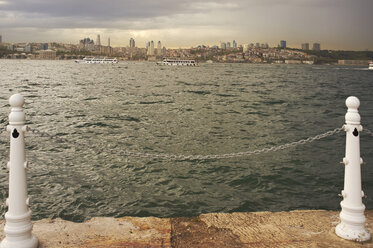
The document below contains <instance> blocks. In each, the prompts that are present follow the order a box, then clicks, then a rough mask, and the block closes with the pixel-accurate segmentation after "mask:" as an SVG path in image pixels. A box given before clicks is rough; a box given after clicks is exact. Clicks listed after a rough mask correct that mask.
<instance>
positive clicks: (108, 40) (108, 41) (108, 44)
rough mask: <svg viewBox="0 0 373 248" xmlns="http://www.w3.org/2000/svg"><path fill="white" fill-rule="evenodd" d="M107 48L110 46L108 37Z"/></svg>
mask: <svg viewBox="0 0 373 248" xmlns="http://www.w3.org/2000/svg"><path fill="white" fill-rule="evenodd" d="M107 46H108V47H109V46H110V37H109V38H108V39H107Z"/></svg>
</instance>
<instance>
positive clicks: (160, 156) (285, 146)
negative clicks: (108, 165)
mask: <svg viewBox="0 0 373 248" xmlns="http://www.w3.org/2000/svg"><path fill="white" fill-rule="evenodd" d="M27 130H28V131H31V132H32V133H34V134H36V135H38V136H40V137H47V138H49V139H52V140H55V141H58V142H63V143H74V144H75V145H79V146H84V147H88V148H90V149H93V150H97V149H99V150H103V149H105V148H104V147H102V146H100V147H98V146H92V145H91V146H87V145H86V144H80V143H78V142H72V141H71V140H67V139H65V138H61V137H57V136H53V135H50V134H49V133H46V132H43V131H39V130H36V129H32V128H30V127H28V128H27ZM342 130H343V127H339V128H335V129H334V130H331V131H328V132H325V133H322V134H319V135H316V136H312V137H309V138H307V139H301V140H298V141H294V142H290V143H287V144H283V145H278V146H272V147H266V148H262V149H257V150H253V151H246V152H236V153H226V154H220V155H219V154H212V155H175V154H165V153H158V154H155V153H144V152H135V151H127V150H122V151H119V154H120V155H122V156H127V157H137V158H147V159H162V160H170V161H176V160H178V161H185V160H213V159H228V158H238V157H247V156H250V155H258V154H262V153H268V152H275V151H279V150H284V149H288V148H291V147H295V146H299V145H304V144H306V143H311V142H313V141H315V140H320V139H323V138H326V137H329V136H332V135H335V134H337V133H339V132H341V131H342Z"/></svg>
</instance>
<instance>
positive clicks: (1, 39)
mask: <svg viewBox="0 0 373 248" xmlns="http://www.w3.org/2000/svg"><path fill="white" fill-rule="evenodd" d="M2 42H3V37H2V36H1V35H0V44H1V43H2Z"/></svg>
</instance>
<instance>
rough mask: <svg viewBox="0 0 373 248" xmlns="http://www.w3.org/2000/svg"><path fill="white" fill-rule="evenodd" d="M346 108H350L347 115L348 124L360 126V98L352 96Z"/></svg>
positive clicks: (348, 99) (347, 101)
mask: <svg viewBox="0 0 373 248" xmlns="http://www.w3.org/2000/svg"><path fill="white" fill-rule="evenodd" d="M346 106H347V108H348V110H347V113H346V115H345V119H346V124H352V125H360V119H361V117H360V114H359V111H358V108H359V106H360V101H359V98H357V97H355V96H350V97H348V98H347V99H346Z"/></svg>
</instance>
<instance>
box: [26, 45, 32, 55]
mask: <svg viewBox="0 0 373 248" xmlns="http://www.w3.org/2000/svg"><path fill="white" fill-rule="evenodd" d="M25 52H26V53H32V46H31V45H30V44H29V43H27V44H26V46H25Z"/></svg>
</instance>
